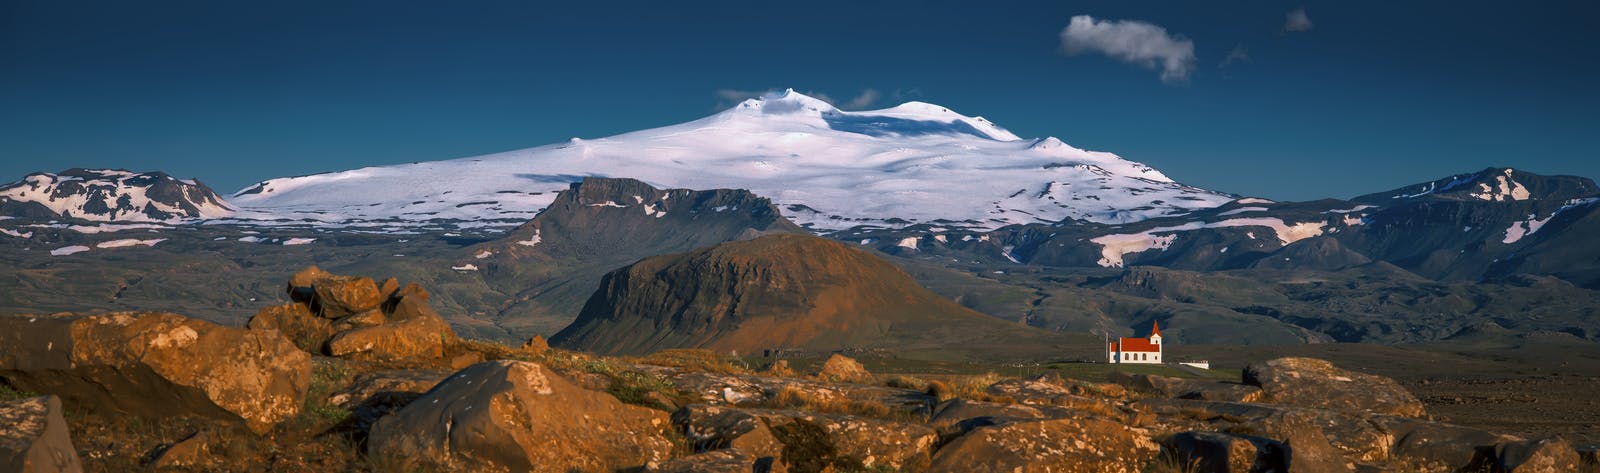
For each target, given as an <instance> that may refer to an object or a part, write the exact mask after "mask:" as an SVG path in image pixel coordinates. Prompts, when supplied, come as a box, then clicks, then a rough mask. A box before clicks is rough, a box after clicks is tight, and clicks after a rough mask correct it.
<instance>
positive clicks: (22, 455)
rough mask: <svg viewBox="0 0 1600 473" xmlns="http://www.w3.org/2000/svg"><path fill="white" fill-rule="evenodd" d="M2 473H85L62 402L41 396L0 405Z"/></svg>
mask: <svg viewBox="0 0 1600 473" xmlns="http://www.w3.org/2000/svg"><path fill="white" fill-rule="evenodd" d="M0 471H14V472H18V473H46V472H74V473H76V472H82V471H83V462H81V461H79V460H78V451H77V449H75V448H73V447H72V438H71V435H69V433H68V432H67V421H66V419H65V418H63V417H62V416H61V399H60V398H58V397H55V396H40V397H33V398H26V399H18V400H15V401H11V402H6V403H0Z"/></svg>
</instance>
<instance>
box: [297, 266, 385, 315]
mask: <svg viewBox="0 0 1600 473" xmlns="http://www.w3.org/2000/svg"><path fill="white" fill-rule="evenodd" d="M311 290H312V292H313V293H315V297H316V298H315V301H316V305H315V306H314V308H315V309H317V315H320V316H323V317H326V318H329V319H337V318H340V317H345V316H348V315H352V314H358V313H361V312H363V311H367V310H370V309H374V308H377V307H378V304H382V303H383V294H380V293H378V283H377V282H375V281H373V280H372V278H369V277H357V276H332V275H329V276H324V277H323V278H322V279H318V280H316V281H315V282H312V283H311Z"/></svg>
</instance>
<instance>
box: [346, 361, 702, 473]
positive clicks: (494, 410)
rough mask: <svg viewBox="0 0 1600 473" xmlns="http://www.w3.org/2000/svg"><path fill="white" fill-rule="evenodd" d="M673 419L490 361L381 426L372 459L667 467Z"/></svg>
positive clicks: (488, 466) (372, 441) (458, 464)
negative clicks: (664, 464) (663, 464)
mask: <svg viewBox="0 0 1600 473" xmlns="http://www.w3.org/2000/svg"><path fill="white" fill-rule="evenodd" d="M668 427H669V422H668V418H667V415H666V414H665V413H663V412H660V411H656V410H653V409H647V408H643V407H638V406H632V405H627V404H623V403H622V402H620V401H618V400H617V399H616V398H614V397H612V396H611V395H609V394H605V393H601V392H595V391H589V390H586V389H582V388H579V387H577V386H574V385H573V384H572V383H570V382H568V381H567V380H565V379H563V378H562V377H560V376H559V375H556V374H555V373H554V372H551V371H550V370H548V369H546V368H545V367H544V366H541V365H539V364H537V363H530V362H522V361H491V362H485V363H481V364H478V365H474V366H472V367H470V368H467V369H465V370H461V371H460V372H458V373H456V374H454V375H452V376H451V377H449V378H448V379H446V380H445V381H444V382H442V383H440V384H439V385H438V386H435V387H434V388H433V389H432V390H430V391H429V392H428V393H427V394H424V395H423V396H422V397H420V398H417V399H416V400H414V401H412V402H411V403H410V404H409V405H407V406H406V407H404V408H402V409H400V410H399V411H397V412H395V413H394V414H390V415H388V416H385V417H383V418H381V419H379V420H378V422H377V423H376V424H375V425H373V427H372V432H371V436H370V437H369V438H368V456H369V457H371V458H375V459H378V461H380V462H394V463H398V464H404V465H413V466H416V467H420V468H424V469H442V470H450V471H614V470H619V469H625V468H640V467H643V466H646V465H648V464H651V463H657V464H659V463H660V462H663V461H665V460H667V458H668V456H669V455H670V453H671V450H672V444H671V443H670V442H668V441H667V439H666V438H665V437H664V436H663V433H664V431H665V429H667V428H668Z"/></svg>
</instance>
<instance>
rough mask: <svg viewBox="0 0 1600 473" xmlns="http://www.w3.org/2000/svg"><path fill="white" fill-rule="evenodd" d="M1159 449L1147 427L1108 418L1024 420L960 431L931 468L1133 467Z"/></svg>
mask: <svg viewBox="0 0 1600 473" xmlns="http://www.w3.org/2000/svg"><path fill="white" fill-rule="evenodd" d="M1159 452H1160V446H1158V445H1157V444H1156V442H1155V441H1154V440H1151V438H1150V435H1149V434H1148V433H1147V432H1146V431H1144V430H1142V429H1134V428H1130V427H1127V426H1125V425H1122V424H1119V423H1116V422H1112V421H1108V420H1103V419H1097V418H1082V419H1051V420H1020V421H1014V422H1006V423H1002V424H998V425H992V426H987V427H981V428H978V429H975V430H973V431H972V432H971V433H968V434H966V435H963V436H961V437H957V438H956V439H955V440H952V441H951V442H950V443H949V444H946V445H945V446H944V447H943V448H940V449H939V453H938V455H935V456H934V457H933V465H932V467H931V468H930V469H929V470H928V471H933V472H969V471H1049V472H1062V473H1074V472H1085V473H1088V472H1095V473H1101V472H1104V473H1115V472H1122V473H1133V472H1140V471H1143V470H1144V468H1145V465H1147V464H1149V463H1150V461H1151V460H1154V459H1155V458H1156V454H1157V453H1159Z"/></svg>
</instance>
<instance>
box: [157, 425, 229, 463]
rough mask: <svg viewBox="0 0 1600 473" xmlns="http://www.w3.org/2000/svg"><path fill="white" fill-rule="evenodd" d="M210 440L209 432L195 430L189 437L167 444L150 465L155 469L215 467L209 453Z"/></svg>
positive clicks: (213, 458)
mask: <svg viewBox="0 0 1600 473" xmlns="http://www.w3.org/2000/svg"><path fill="white" fill-rule="evenodd" d="M211 440H212V438H211V433H210V432H207V431H204V430H202V431H199V432H195V433H194V434H191V435H189V437H187V438H185V439H183V440H179V441H178V442H177V443H174V444H172V445H169V446H167V448H166V449H164V450H162V451H161V454H160V455H159V456H157V457H156V459H155V461H153V462H150V466H151V467H152V468H156V469H170V468H187V469H196V470H200V469H207V468H212V467H215V466H216V464H215V461H214V460H215V459H216V457H214V456H212V455H211V453H210V445H209V444H210V443H211Z"/></svg>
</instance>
